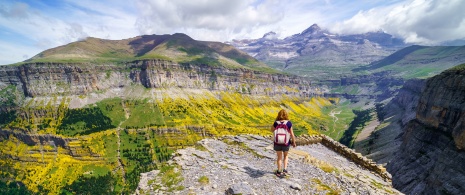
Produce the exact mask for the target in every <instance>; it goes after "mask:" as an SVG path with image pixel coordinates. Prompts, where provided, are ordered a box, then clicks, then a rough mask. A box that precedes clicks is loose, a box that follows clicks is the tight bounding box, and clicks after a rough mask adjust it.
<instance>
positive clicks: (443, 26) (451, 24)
mask: <svg viewBox="0 0 465 195" xmlns="http://www.w3.org/2000/svg"><path fill="white" fill-rule="evenodd" d="M463 8H465V1H463V0H447V1H445V0H413V1H408V2H407V3H405V2H404V3H398V4H396V5H393V6H388V7H379V8H373V9H370V10H368V11H360V12H358V13H357V14H356V15H355V16H353V17H352V18H350V19H347V20H344V21H342V22H339V23H337V24H336V25H334V26H333V27H332V28H331V30H332V31H334V32H337V33H341V34H350V33H361V32H368V31H375V30H380V29H382V30H384V31H386V32H387V33H389V34H393V35H396V36H398V37H401V38H404V39H405V40H406V41H407V42H410V43H418V44H437V43H440V42H443V41H447V40H454V39H464V38H465V34H464V33H463V32H465V12H464V11H463Z"/></svg>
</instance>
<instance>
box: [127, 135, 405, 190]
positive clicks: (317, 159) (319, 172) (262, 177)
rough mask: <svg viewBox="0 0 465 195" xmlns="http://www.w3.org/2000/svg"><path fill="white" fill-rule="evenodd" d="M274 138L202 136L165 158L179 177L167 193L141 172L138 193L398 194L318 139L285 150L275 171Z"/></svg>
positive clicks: (156, 177) (153, 175) (156, 175)
mask: <svg viewBox="0 0 465 195" xmlns="http://www.w3.org/2000/svg"><path fill="white" fill-rule="evenodd" d="M275 159H276V157H275V152H274V150H273V148H272V141H271V140H269V139H267V138H264V137H261V136H255V135H241V136H225V137H222V138H218V139H204V140H201V141H200V142H198V146H197V147H195V148H194V147H189V148H185V149H180V150H178V151H177V152H176V153H175V154H174V157H173V159H172V160H171V161H170V162H169V163H170V164H171V165H172V166H174V167H175V168H174V169H175V171H176V172H178V173H180V176H181V177H182V178H183V180H182V181H180V182H179V183H178V184H176V185H178V186H181V189H182V190H177V191H176V190H173V191H171V190H170V189H173V188H171V187H170V186H166V185H167V183H169V182H166V181H163V179H161V178H163V176H162V175H160V171H158V170H154V171H152V172H149V173H143V174H141V181H140V183H139V187H138V189H137V191H136V194H328V193H330V194H351V195H352V194H401V193H400V192H398V191H397V190H395V189H394V188H393V187H392V186H391V183H390V182H389V181H385V180H384V179H383V178H381V177H380V176H379V175H377V174H374V172H370V171H368V170H366V169H364V168H362V167H361V166H359V165H357V164H355V163H354V162H352V161H349V160H348V159H347V158H345V157H343V156H341V155H339V154H338V153H336V152H334V151H333V150H331V149H329V148H327V147H325V146H324V145H322V144H320V143H317V144H312V145H304V146H297V147H296V148H292V149H291V150H290V152H289V165H288V170H289V172H290V173H291V175H290V176H287V177H286V178H278V177H277V176H275V175H274V174H273V172H274V171H275V170H276V164H275Z"/></svg>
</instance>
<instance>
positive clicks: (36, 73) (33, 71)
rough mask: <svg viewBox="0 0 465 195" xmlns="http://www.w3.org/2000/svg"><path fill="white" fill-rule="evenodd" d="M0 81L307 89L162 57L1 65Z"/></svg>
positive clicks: (279, 78)
mask: <svg viewBox="0 0 465 195" xmlns="http://www.w3.org/2000/svg"><path fill="white" fill-rule="evenodd" d="M0 83H1V84H2V85H15V86H17V88H18V89H19V90H22V91H23V92H24V94H25V96H28V97H37V96H49V95H50V94H59V95H80V94H87V93H89V92H95V91H105V90H107V89H112V88H122V87H127V86H131V85H132V84H142V85H143V86H145V87H147V88H161V87H164V88H167V87H181V88H192V89H210V90H230V91H233V90H234V91H239V92H241V93H252V94H268V92H270V93H289V90H285V89H283V88H276V86H280V85H286V86H288V87H290V88H294V89H299V91H300V93H302V94H301V95H304V94H307V93H310V91H309V89H308V87H309V84H310V83H309V82H308V81H304V80H302V79H301V78H299V77H295V76H287V75H282V74H268V73H263V72H258V71H253V70H249V69H227V68H224V67H213V66H207V65H192V64H178V63H175V62H171V61H164V60H145V61H134V62H130V63H126V64H124V65H115V64H105V65H95V64H73V63H29V64H24V65H21V66H3V67H0ZM295 91H297V90H295ZM296 93H297V92H296ZM269 95H272V94H269Z"/></svg>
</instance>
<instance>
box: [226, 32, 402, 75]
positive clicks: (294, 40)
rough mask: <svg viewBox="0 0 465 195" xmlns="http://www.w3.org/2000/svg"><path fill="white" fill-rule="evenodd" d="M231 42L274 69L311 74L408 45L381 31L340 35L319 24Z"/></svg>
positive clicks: (364, 61)
mask: <svg viewBox="0 0 465 195" xmlns="http://www.w3.org/2000/svg"><path fill="white" fill-rule="evenodd" d="M229 44H231V45H233V46H235V47H237V48H238V49H241V50H243V51H245V52H247V53H248V54H250V55H251V56H253V57H255V58H256V59H258V60H260V61H263V62H265V63H266V64H268V65H270V66H272V67H274V68H277V69H281V70H285V71H288V72H291V73H295V74H299V75H303V76H308V77H315V76H316V75H312V74H310V73H312V71H311V70H309V69H315V68H316V69H320V68H321V67H322V66H326V67H328V66H329V67H347V66H349V67H352V66H359V65H366V64H369V63H371V62H374V61H377V60H381V59H383V58H384V57H386V56H388V55H390V54H392V53H394V52H395V51H396V50H398V49H401V48H403V47H405V46H406V45H405V44H404V42H403V41H402V40H401V39H398V38H395V37H393V36H392V35H389V34H386V33H384V32H381V31H379V32H370V33H365V34H355V35H338V34H334V33H331V32H329V31H327V30H324V29H321V28H320V27H319V26H318V25H317V24H313V25H312V26H310V27H309V28H307V29H305V30H304V31H302V33H299V34H295V35H292V36H290V37H286V38H284V39H278V38H276V33H274V32H270V33H267V34H265V35H264V36H263V37H262V38H259V39H248V40H232V41H231V42H229ZM337 73H338V72H334V73H333V74H332V75H326V74H325V76H331V77H332V76H334V74H337ZM319 76H321V75H319Z"/></svg>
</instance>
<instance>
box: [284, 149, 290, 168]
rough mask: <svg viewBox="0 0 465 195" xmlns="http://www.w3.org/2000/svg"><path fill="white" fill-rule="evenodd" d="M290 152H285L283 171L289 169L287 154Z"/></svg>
mask: <svg viewBox="0 0 465 195" xmlns="http://www.w3.org/2000/svg"><path fill="white" fill-rule="evenodd" d="M288 152H289V151H285V152H283V153H284V160H283V169H287V153H288Z"/></svg>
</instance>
